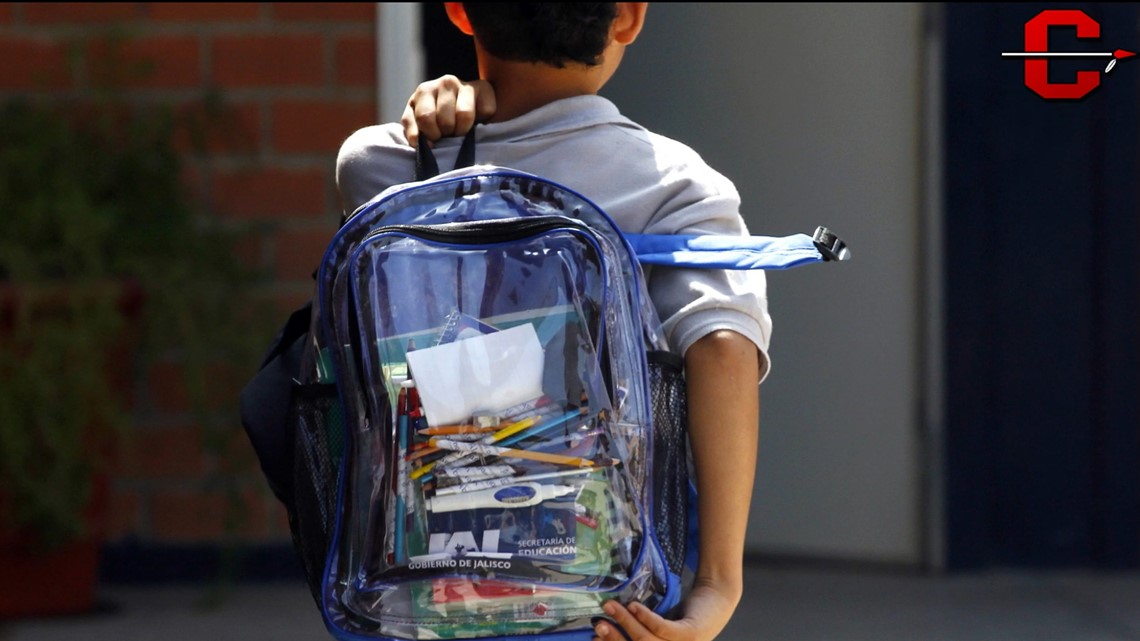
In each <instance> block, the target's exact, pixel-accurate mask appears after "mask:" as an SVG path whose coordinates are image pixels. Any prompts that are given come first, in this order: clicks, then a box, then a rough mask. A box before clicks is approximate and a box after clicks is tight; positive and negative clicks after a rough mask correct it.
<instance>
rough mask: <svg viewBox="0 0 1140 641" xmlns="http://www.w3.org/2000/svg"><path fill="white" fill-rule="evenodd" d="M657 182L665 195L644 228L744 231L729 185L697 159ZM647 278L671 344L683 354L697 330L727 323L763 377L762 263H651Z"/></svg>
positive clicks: (767, 332) (766, 330) (766, 335)
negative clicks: (743, 266) (752, 351)
mask: <svg viewBox="0 0 1140 641" xmlns="http://www.w3.org/2000/svg"><path fill="white" fill-rule="evenodd" d="M693 155H695V153H694V154H693ZM664 182H665V184H664V185H663V187H664V191H665V193H667V194H668V197H667V199H666V200H665V201H664V202H663V204H662V207H661V209H660V210H659V212H660V213H659V214H658V215H657V216H655V218H654V220H653V221H652V222H651V223H650V224H649V226H648V227H647V228H646V230H645V233H649V234H686V235H701V234H717V235H731V236H747V235H748V234H749V231H748V228H747V226H746V225H745V223H744V219H743V218H742V217H741V215H740V196H739V194H738V193H737V191H736V188H735V186H734V185H733V184H732V182H731V181H729V180H728V179H727V178H726V177H724V176H723V175H721V174H719V173H718V172H716V171H714V170H712V169H711V168H709V167H708V166H707V165H705V164H704V163H703V162H699V161H694V160H690V161H689V162H687V163H686V164H685V165H684V166H683V167H681V168H679V169H678V170H677V171H671V172H669V173H668V174H667V177H666V179H665V181H664ZM646 280H647V285H648V287H649V293H650V297H651V298H652V299H653V302H654V306H655V307H656V309H657V313H658V316H659V317H660V318H661V324H662V330H663V332H664V334H665V337H666V340H667V341H668V342H669V344H670V346H672V348H673V349H674V350H676V351H677V352H678V353H679V354H682V355H683V354H684V353H685V352H686V351H687V350H688V349H689V347H690V346H691V345H692V344H693V343H695V342H696V341H698V340H699V339H701V338H702V337H704V336H706V335H708V334H710V333H712V332H714V331H717V330H722V329H727V330H732V331H735V332H737V333H739V334H742V335H743V336H745V337H747V338H748V339H750V340H751V341H752V342H753V343H754V344H755V345H756V348H757V350H759V353H760V380H761V381H763V380H764V379H765V378H767V376H768V372H769V371H770V369H771V361H770V358H769V356H768V346H769V341H770V338H771V332H772V319H771V316H770V315H769V313H768V292H767V278H766V276H765V273H764V271H763V270H722V269H706V268H687V267H666V266H661V265H656V266H653V267H651V268H647V269H646Z"/></svg>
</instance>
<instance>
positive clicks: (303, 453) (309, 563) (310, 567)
mask: <svg viewBox="0 0 1140 641" xmlns="http://www.w3.org/2000/svg"><path fill="white" fill-rule="evenodd" d="M289 420H290V423H291V424H292V425H293V426H294V436H295V444H294V448H295V450H294V451H295V456H294V459H293V479H294V480H293V483H294V502H293V509H292V510H291V513H290V515H289V526H290V530H291V532H292V535H293V547H294V549H295V550H296V552H297V555H298V557H300V560H301V566H302V568H303V570H304V572H305V578H306V579H307V580H308V584H309V589H310V590H311V591H312V594H313V599H314V600H316V602H317V605H318V607H320V603H321V580H322V578H323V574H324V570H325V557H326V556H327V554H328V549H329V537H330V536H331V535H332V528H333V526H334V525H335V522H336V505H337V503H336V490H337V475H338V472H339V465H340V460H341V453H342V452H343V451H344V409H343V407H341V404H340V398H339V397H338V395H337V390H336V385H335V384H323V383H316V384H309V385H297V386H295V387H294V388H293V398H292V403H291V407H290V411H289Z"/></svg>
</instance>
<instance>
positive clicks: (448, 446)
mask: <svg viewBox="0 0 1140 641" xmlns="http://www.w3.org/2000/svg"><path fill="white" fill-rule="evenodd" d="M428 442H429V443H431V444H432V446H433V447H438V448H439V449H441V450H451V451H453V452H467V453H471V454H481V455H484V456H501V457H503V458H521V459H527V460H531V461H542V462H544V463H554V464H556V465H571V466H574V467H594V462H593V461H591V460H589V459H584V458H581V457H578V456H562V455H561V454H549V453H547V452H531V451H530V450H518V449H514V448H511V447H497V446H495V445H486V444H483V443H464V442H462V441H449V440H447V439H441V438H433V439H431V440H430V441H428ZM432 465H434V464H432ZM426 467H428V466H426V465H425V466H424V468H426ZM424 468H420V470H423V469H424ZM420 470H416V471H417V472H419V471H420Z"/></svg>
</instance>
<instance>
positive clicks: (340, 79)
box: [334, 36, 376, 108]
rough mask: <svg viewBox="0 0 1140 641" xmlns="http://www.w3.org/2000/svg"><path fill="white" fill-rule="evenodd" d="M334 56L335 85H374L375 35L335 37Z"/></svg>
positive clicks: (366, 86) (365, 86)
mask: <svg viewBox="0 0 1140 641" xmlns="http://www.w3.org/2000/svg"><path fill="white" fill-rule="evenodd" d="M334 56H335V60H336V84H337V86H340V87H364V88H371V87H375V86H376V38H375V37H373V36H342V37H340V38H337V41H336V45H335V48H334ZM374 108H375V107H374Z"/></svg>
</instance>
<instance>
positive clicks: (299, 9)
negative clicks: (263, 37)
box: [273, 2, 376, 27]
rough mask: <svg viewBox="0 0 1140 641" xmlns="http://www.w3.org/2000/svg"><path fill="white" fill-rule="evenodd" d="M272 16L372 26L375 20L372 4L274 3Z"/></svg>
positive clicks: (300, 20)
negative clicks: (358, 23)
mask: <svg viewBox="0 0 1140 641" xmlns="http://www.w3.org/2000/svg"><path fill="white" fill-rule="evenodd" d="M273 16H274V17H275V18H279V19H281V20H288V21H299V22H311V21H314V20H336V21H349V22H360V23H362V24H365V25H368V26H369V27H371V26H372V21H374V20H375V19H376V3H374V2H274V3H273Z"/></svg>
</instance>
